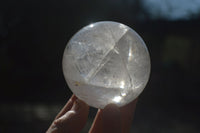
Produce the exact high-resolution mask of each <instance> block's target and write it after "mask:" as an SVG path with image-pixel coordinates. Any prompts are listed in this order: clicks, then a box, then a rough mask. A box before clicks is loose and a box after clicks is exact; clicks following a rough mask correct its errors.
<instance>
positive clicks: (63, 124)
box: [46, 95, 137, 133]
mask: <svg viewBox="0 0 200 133" xmlns="http://www.w3.org/2000/svg"><path fill="white" fill-rule="evenodd" d="M136 103H137V99H136V100H134V101H132V102H131V103H129V104H128V105H125V106H123V107H121V108H119V107H118V106H116V105H115V104H109V105H107V106H106V107H105V108H104V109H99V110H98V112H97V114H96V117H95V119H94V122H93V124H92V126H91V128H90V131H89V133H129V132H130V128H131V123H132V120H133V116H134V112H135V108H136ZM88 113H89V106H88V105H87V104H86V103H84V102H83V101H81V100H79V99H78V98H77V97H76V96H75V95H72V97H71V98H70V99H69V100H68V102H67V103H66V105H65V106H64V107H63V108H62V109H61V111H60V112H59V113H58V114H57V116H56V117H55V120H54V121H53V122H52V124H51V126H50V127H49V129H48V130H47V132H46V133H79V132H80V131H81V130H82V129H83V127H84V126H85V124H86V122H87V118H88Z"/></svg>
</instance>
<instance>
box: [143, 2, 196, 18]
mask: <svg viewBox="0 0 200 133" xmlns="http://www.w3.org/2000/svg"><path fill="white" fill-rule="evenodd" d="M142 5H143V7H144V9H145V10H146V11H147V12H148V13H149V15H150V17H151V18H152V19H156V18H164V19H169V20H178V19H185V20H187V19H190V18H193V17H197V16H200V0H142Z"/></svg>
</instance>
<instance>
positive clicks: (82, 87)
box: [63, 21, 150, 108]
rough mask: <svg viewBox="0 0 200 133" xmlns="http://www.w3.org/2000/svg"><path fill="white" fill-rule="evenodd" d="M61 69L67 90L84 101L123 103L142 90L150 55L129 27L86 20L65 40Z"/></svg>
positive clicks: (91, 102) (144, 84) (148, 69)
mask: <svg viewBox="0 0 200 133" xmlns="http://www.w3.org/2000/svg"><path fill="white" fill-rule="evenodd" d="M63 73H64V77H65V79H66V81H67V84H68V86H69V88H70V89H71V91H72V92H73V93H74V94H75V95H76V96H77V97H78V98H79V99H81V100H83V101H85V102H86V103H87V104H88V105H90V106H93V107H96V108H104V107H105V106H106V105H107V104H110V103H114V104H116V105H118V106H119V107H121V106H124V105H126V104H128V103H130V102H131V101H133V100H134V99H135V98H137V97H138V95H139V94H140V93H141V92H142V91H143V89H144V87H145V86H146V84H147V81H148V79H149V74H150V57H149V53H148V50H147V47H146V45H145V43H144V41H143V40H142V38H141V37H140V36H139V35H138V34H137V33H136V32H135V31H134V30H133V29H131V28H130V27H128V26H126V25H124V24H121V23H117V22H111V21H102V22H97V23H93V24H90V25H88V26H86V27H84V28H82V29H81V30H80V31H78V32H77V33H76V34H75V35H74V36H73V37H72V38H71V40H70V41H69V42H68V44H67V46H66V48H65V51H64V55H63Z"/></svg>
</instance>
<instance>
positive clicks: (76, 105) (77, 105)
mask: <svg viewBox="0 0 200 133" xmlns="http://www.w3.org/2000/svg"><path fill="white" fill-rule="evenodd" d="M80 108H81V101H80V100H79V99H77V100H76V101H75V102H74V104H73V106H72V108H71V110H73V111H75V112H78V111H79V110H80Z"/></svg>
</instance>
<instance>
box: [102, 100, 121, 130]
mask: <svg viewBox="0 0 200 133" xmlns="http://www.w3.org/2000/svg"><path fill="white" fill-rule="evenodd" d="M102 120H103V132H104V133H121V116H120V109H119V107H118V106H117V105H115V104H109V105H107V106H106V107H105V108H104V109H103V110H102Z"/></svg>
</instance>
